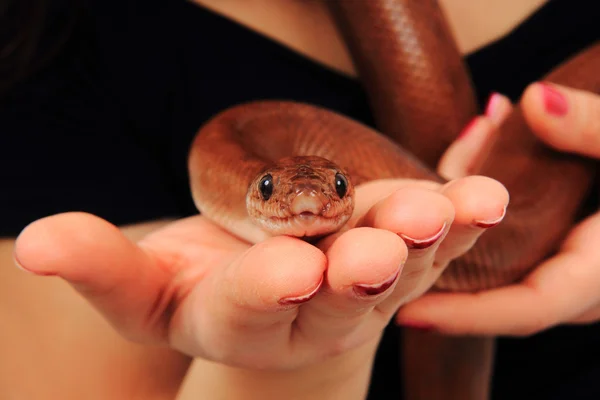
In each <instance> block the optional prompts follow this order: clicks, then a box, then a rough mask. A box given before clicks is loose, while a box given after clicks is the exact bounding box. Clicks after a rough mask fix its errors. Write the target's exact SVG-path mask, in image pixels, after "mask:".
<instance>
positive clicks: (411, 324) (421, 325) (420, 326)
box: [398, 321, 435, 332]
mask: <svg viewBox="0 0 600 400" xmlns="http://www.w3.org/2000/svg"><path fill="white" fill-rule="evenodd" d="M398 325H400V326H402V327H404V328H410V329H416V330H418V331H421V332H431V331H433V330H435V326H433V325H431V324H428V323H426V322H419V321H402V322H399V323H398Z"/></svg>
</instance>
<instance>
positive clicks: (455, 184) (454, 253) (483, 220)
mask: <svg viewBox="0 0 600 400" xmlns="http://www.w3.org/2000/svg"><path fill="white" fill-rule="evenodd" d="M440 192H441V193H442V194H444V195H445V196H446V197H447V198H448V199H449V200H450V201H451V202H452V204H453V206H454V210H455V217H454V223H453V224H452V227H451V229H450V232H449V233H448V235H447V236H446V238H445V239H444V241H443V242H442V243H441V244H440V247H439V249H438V251H437V253H436V262H438V263H439V264H443V265H445V264H447V263H448V262H450V261H451V260H453V259H455V258H457V257H459V256H461V255H463V254H464V253H466V252H467V251H468V250H470V249H471V247H472V246H473V245H474V244H475V242H476V241H477V239H478V238H479V237H480V236H481V235H482V234H483V233H484V232H485V231H486V230H487V229H490V228H493V227H494V226H496V225H498V224H500V223H502V220H503V218H504V215H505V214H506V208H507V206H508V202H509V194H508V191H507V190H506V188H505V187H504V185H502V184H501V183H500V182H498V181H496V180H494V179H491V178H487V177H484V176H469V177H466V178H462V179H457V180H454V181H451V182H449V183H448V184H446V185H444V186H442V187H441V188H440Z"/></svg>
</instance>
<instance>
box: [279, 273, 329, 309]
mask: <svg viewBox="0 0 600 400" xmlns="http://www.w3.org/2000/svg"><path fill="white" fill-rule="evenodd" d="M322 284H323V278H321V281H320V282H319V284H318V285H317V287H316V288H315V289H314V290H313V291H312V292H310V293H308V294H305V295H302V296H297V297H286V298H283V299H280V300H279V302H278V303H279V304H281V305H282V306H289V305H295V304H302V303H306V302H307V301H309V300H310V299H312V298H313V297H315V296H316V295H317V293H318V292H319V289H320V288H321V285H322Z"/></svg>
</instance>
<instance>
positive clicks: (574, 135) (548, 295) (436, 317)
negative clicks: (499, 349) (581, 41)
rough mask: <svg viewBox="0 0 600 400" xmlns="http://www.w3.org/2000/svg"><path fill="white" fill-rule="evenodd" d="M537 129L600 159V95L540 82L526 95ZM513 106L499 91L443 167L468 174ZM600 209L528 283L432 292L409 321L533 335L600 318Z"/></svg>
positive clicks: (401, 318)
mask: <svg viewBox="0 0 600 400" xmlns="http://www.w3.org/2000/svg"><path fill="white" fill-rule="evenodd" d="M520 103H521V106H522V109H523V112H524V115H525V117H526V119H527V122H528V124H529V125H530V126H531V127H532V129H533V130H534V133H535V134H536V135H537V136H538V137H539V138H540V139H542V140H543V141H545V142H546V143H547V144H549V145H550V146H553V147H555V148H556V149H558V150H561V151H564V152H568V153H575V154H580V155H583V156H589V157H593V158H600V96H598V95H595V94H592V93H589V92H585V91H580V90H574V89H570V88H568V87H564V86H558V85H552V86H549V85H544V84H539V83H536V84H532V85H531V86H530V87H529V88H528V89H527V90H526V92H525V93H524V95H523V98H522V99H521V101H520ZM511 109H512V105H511V104H510V102H509V100H508V99H506V98H505V97H503V96H501V95H498V94H496V95H494V96H493V97H492V99H491V102H490V105H489V107H488V110H487V112H486V116H482V117H479V118H478V119H477V122H476V123H474V124H473V125H472V126H471V129H470V131H469V132H468V133H467V134H466V135H465V136H464V137H463V138H461V139H460V140H457V141H456V142H455V143H454V144H453V146H452V147H451V148H450V149H449V150H448V151H447V152H446V154H445V157H444V158H443V159H442V162H441V163H440V173H441V174H442V175H444V176H446V177H450V178H457V177H460V176H464V175H467V174H468V172H469V171H468V170H469V160H470V159H472V158H473V157H474V155H475V154H476V153H477V151H478V150H479V149H480V148H481V147H482V145H483V144H484V143H485V142H486V141H487V140H488V139H489V138H490V137H492V136H493V135H494V133H495V131H494V128H495V127H496V126H497V125H498V124H499V123H500V122H502V121H503V119H504V118H505V116H506V115H508V114H509V112H510V111H511ZM599 238H600V214H598V213H596V214H593V215H591V216H589V217H588V218H586V219H585V220H583V221H582V222H581V223H579V224H578V225H577V226H575V227H574V228H573V229H572V230H571V231H570V233H569V235H568V236H567V238H566V239H565V240H564V242H563V243H562V246H561V248H560V250H559V251H558V253H557V254H556V255H554V256H553V257H551V258H549V259H547V260H546V261H545V262H543V263H542V264H540V265H539V267H538V268H536V269H535V270H533V271H532V272H531V273H530V274H529V275H528V276H527V277H525V279H523V280H522V281H521V282H518V283H515V284H512V285H510V286H506V287H502V288H498V289H493V290H487V291H483V292H479V293H476V294H469V293H452V294H441V293H436V294H428V295H425V296H423V297H422V298H420V299H418V300H416V301H415V302H413V303H411V304H409V305H407V306H406V307H404V308H403V309H402V310H401V311H400V313H399V314H398V322H399V323H401V324H408V325H418V326H427V327H430V328H433V329H435V330H438V331H440V332H444V333H449V334H475V335H517V336H520V335H530V334H534V333H537V332H539V331H541V330H544V329H547V328H549V327H552V326H555V325H558V324H565V323H566V324H577V323H591V322H596V321H598V320H599V319H600V268H598V266H599V265H600V250H599V248H598V246H597V242H598V240H599Z"/></svg>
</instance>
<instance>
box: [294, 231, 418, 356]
mask: <svg viewBox="0 0 600 400" xmlns="http://www.w3.org/2000/svg"><path fill="white" fill-rule="evenodd" d="M326 255H327V259H328V260H329V266H328V269H327V272H326V280H325V285H324V287H323V289H322V290H321V291H320V292H319V293H318V295H317V296H316V297H315V298H314V299H313V300H312V301H311V302H310V303H308V304H306V305H305V306H303V307H302V308H301V310H300V314H299V316H298V318H297V319H296V327H297V328H298V331H299V332H301V333H302V336H303V338H304V340H306V341H308V342H310V343H315V342H321V344H322V345H323V347H324V348H329V349H331V350H332V351H340V348H339V346H335V345H330V344H328V343H327V341H332V342H339V340H340V338H346V339H345V340H344V346H354V345H358V344H359V343H356V342H355V341H356V340H364V339H365V338H372V337H373V336H372V334H365V332H364V331H365V329H366V330H368V331H369V332H371V333H373V332H376V331H377V330H381V329H383V327H384V326H385V325H386V324H387V323H388V322H389V318H390V317H391V315H388V316H387V319H381V318H380V319H379V320H376V321H371V322H369V323H365V324H363V323H362V322H363V321H364V320H365V319H366V318H370V317H371V311H372V310H373V309H374V308H375V307H376V306H377V305H378V304H380V303H381V302H382V301H384V300H385V299H386V298H387V297H388V296H389V295H390V293H392V292H393V289H394V287H395V285H396V283H397V281H398V276H399V275H400V273H401V271H402V266H403V264H404V262H405V261H406V257H407V249H406V246H405V244H404V242H403V241H402V240H401V239H400V237H399V236H398V235H396V234H394V233H392V232H389V231H385V230H381V229H374V228H355V229H351V230H349V231H347V232H345V233H344V234H342V235H341V236H340V237H339V238H338V239H337V240H336V241H335V242H334V243H333V244H332V245H331V246H330V247H329V248H328V250H327V254H326ZM361 332H362V334H361Z"/></svg>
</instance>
